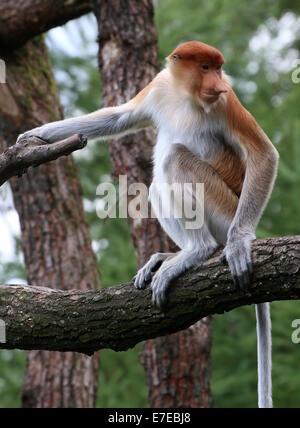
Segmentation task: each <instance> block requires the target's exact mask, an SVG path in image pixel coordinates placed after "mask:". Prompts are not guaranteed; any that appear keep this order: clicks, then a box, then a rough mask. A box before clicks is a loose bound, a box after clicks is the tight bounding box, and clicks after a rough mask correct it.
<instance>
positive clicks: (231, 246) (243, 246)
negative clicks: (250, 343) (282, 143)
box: [223, 91, 278, 288]
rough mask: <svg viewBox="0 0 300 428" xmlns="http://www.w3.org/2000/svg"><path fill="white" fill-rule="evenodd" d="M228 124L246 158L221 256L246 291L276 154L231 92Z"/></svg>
mask: <svg viewBox="0 0 300 428" xmlns="http://www.w3.org/2000/svg"><path fill="white" fill-rule="evenodd" d="M227 123H228V127H229V130H230V132H231V134H232V137H233V139H234V142H235V143H236V144H238V145H240V147H241V149H242V151H243V153H244V154H245V157H246V174H245V179H244V182H243V187H242V192H241V196H240V199H239V203H238V208H237V210H236V213H235V216H234V218H233V221H232V223H231V226H230V228H229V231H228V237H227V244H226V247H225V249H224V252H223V259H224V258H226V260H227V262H228V264H229V267H230V270H231V272H232V274H233V277H234V279H235V281H236V282H237V283H238V284H239V285H240V286H241V287H242V288H245V287H247V285H248V284H249V282H250V279H251V274H252V264H251V242H252V240H253V239H255V229H256V227H257V224H258V222H259V219H260V217H261V214H262V212H263V210H264V208H265V206H266V204H267V202H268V199H269V197H270V195H271V192H272V188H273V185H274V181H275V177H276V172H277V165H278V152H277V150H276V149H275V147H274V146H273V145H272V143H271V142H270V140H269V139H268V137H267V136H266V135H265V133H264V132H263V131H262V129H261V128H260V127H259V125H258V124H257V123H256V121H255V119H254V118H253V117H252V116H251V114H250V113H249V112H248V111H247V110H246V109H245V108H244V107H243V106H242V105H241V103H240V102H239V100H238V99H237V97H236V96H235V94H234V92H233V91H232V93H230V94H229V96H228V105H227Z"/></svg>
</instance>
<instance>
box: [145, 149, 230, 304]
mask: <svg viewBox="0 0 300 428" xmlns="http://www.w3.org/2000/svg"><path fill="white" fill-rule="evenodd" d="M165 165H166V167H165V170H166V176H167V178H168V182H169V183H179V184H186V183H189V184H192V185H195V184H196V183H203V184H204V201H203V200H202V201H201V200H200V201H197V198H198V195H197V194H195V192H194V189H193V191H192V193H193V198H194V199H195V203H196V209H197V208H198V209H199V205H197V202H200V204H203V203H204V224H203V225H202V227H199V228H195V229H188V228H187V227H186V224H187V221H190V219H188V218H186V217H184V215H185V212H184V211H183V218H178V219H177V218H176V219H175V218H170V219H169V220H166V219H163V221H162V219H161V218H160V217H159V221H160V222H161V223H162V226H163V227H164V223H166V222H167V224H168V227H167V228H166V227H164V229H165V230H166V231H167V233H168V234H169V236H170V237H171V238H172V239H173V240H174V241H175V242H176V240H177V242H176V243H178V240H179V239H178V236H177V232H178V230H180V231H181V234H182V236H181V237H180V240H181V243H182V244H183V245H181V246H180V247H181V248H182V251H180V252H179V253H178V254H177V255H175V256H174V257H173V258H171V259H166V260H165V261H164V262H163V264H162V265H161V267H160V268H159V270H158V271H157V272H156V274H155V275H154V276H153V279H152V284H151V289H152V293H153V302H154V303H155V304H156V305H158V306H162V305H163V304H164V302H165V300H166V294H167V290H168V287H169V285H170V283H171V281H172V280H173V279H174V278H176V277H177V276H178V275H180V274H181V273H182V272H184V271H185V270H186V269H188V268H190V267H191V266H194V265H197V264H199V263H201V262H203V261H204V260H207V259H208V258H209V257H210V256H211V255H212V254H213V253H214V252H215V250H216V249H217V247H218V246H219V245H220V244H224V243H225V242H226V237H227V232H228V228H229V226H230V224H231V222H232V219H233V216H234V213H235V210H236V207H237V204H238V198H237V196H236V195H235V194H234V193H233V192H232V190H231V189H230V188H229V187H228V186H227V185H226V183H225V182H224V181H223V180H222V179H221V177H220V176H219V175H218V174H217V173H216V171H215V170H214V169H213V168H212V167H211V165H209V164H208V163H207V162H205V161H202V160H201V159H200V158H199V157H197V156H195V155H194V154H193V153H192V152H190V151H189V150H188V149H187V148H186V147H185V146H183V145H180V144H174V145H173V146H172V150H171V152H170V155H169V156H168V159H167V161H166V163H165ZM161 197H164V194H163V193H162V194H161ZM180 197H181V196H180ZM183 199H185V195H184V197H183ZM151 202H152V201H151ZM177 202H178V201H177ZM175 203H176V201H175V202H174V205H175ZM174 222H176V227H174V225H173V223H174ZM174 238H175V239H174Z"/></svg>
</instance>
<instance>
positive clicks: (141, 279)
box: [134, 253, 174, 289]
mask: <svg viewBox="0 0 300 428" xmlns="http://www.w3.org/2000/svg"><path fill="white" fill-rule="evenodd" d="M173 255H174V254H173V253H156V254H153V255H152V256H151V257H150V260H149V261H148V262H147V263H146V264H145V266H143V267H142V268H141V269H140V270H139V271H138V273H137V274H136V276H135V279H134V286H135V287H136V288H138V289H144V288H145V287H146V285H147V284H149V283H150V282H151V279H152V275H153V273H154V272H156V271H157V270H158V269H159V267H160V266H161V264H162V262H164V261H165V260H166V259H167V258H169V257H172V256H173Z"/></svg>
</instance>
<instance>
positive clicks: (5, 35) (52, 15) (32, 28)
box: [0, 0, 92, 51]
mask: <svg viewBox="0 0 300 428" xmlns="http://www.w3.org/2000/svg"><path fill="white" fill-rule="evenodd" d="M91 10H92V1H88V0H51V1H49V0H22V1H20V0H19V1H15V0H5V1H3V0H2V1H1V2H0V51H1V50H2V51H3V50H7V51H8V50H11V49H12V48H16V47H20V46H22V45H23V44H25V43H26V42H27V41H28V40H29V39H31V38H32V37H34V36H37V35H39V34H42V33H44V32H45V31H47V30H49V29H50V28H53V27H57V26H58V25H63V24H65V23H66V22H68V21H69V20H70V19H74V18H78V17H79V16H81V15H84V14H85V13H88V12H90V11H91Z"/></svg>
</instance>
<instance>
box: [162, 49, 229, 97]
mask: <svg viewBox="0 0 300 428" xmlns="http://www.w3.org/2000/svg"><path fill="white" fill-rule="evenodd" d="M223 64H224V57H223V55H222V54H221V52H220V51H218V49H216V48H214V47H212V46H209V45H206V44H205V43H202V42H198V41H193V42H186V43H182V44H181V45H179V46H178V47H177V48H176V49H174V51H173V52H172V53H171V54H170V55H169V56H168V57H167V65H168V67H169V69H170V70H171V72H172V74H173V76H174V77H175V78H176V80H178V83H181V84H183V85H184V87H185V88H186V89H187V90H188V91H189V92H190V93H191V95H192V96H195V97H196V98H198V99H200V100H201V101H203V102H205V103H208V104H212V103H214V102H216V101H218V99H219V98H220V96H221V94H224V93H226V92H227V91H228V85H227V83H226V81H224V80H223V74H222V65H223Z"/></svg>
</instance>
